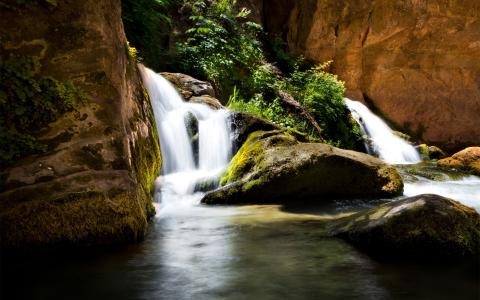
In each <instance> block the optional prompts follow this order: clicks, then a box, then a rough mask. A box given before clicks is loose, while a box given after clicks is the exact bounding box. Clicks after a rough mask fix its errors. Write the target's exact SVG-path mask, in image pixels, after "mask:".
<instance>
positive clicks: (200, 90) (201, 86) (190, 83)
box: [160, 72, 215, 100]
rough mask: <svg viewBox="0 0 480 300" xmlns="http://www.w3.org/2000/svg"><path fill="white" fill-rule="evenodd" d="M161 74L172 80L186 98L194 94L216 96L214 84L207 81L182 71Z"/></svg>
mask: <svg viewBox="0 0 480 300" xmlns="http://www.w3.org/2000/svg"><path fill="white" fill-rule="evenodd" d="M160 75H162V76H163V77H165V79H167V80H168V81H170V82H171V83H172V84H173V85H174V86H175V87H176V88H177V90H178V92H179V93H180V94H181V95H182V96H183V98H185V99H186V100H188V99H190V98H191V97H193V96H196V97H198V96H205V95H208V96H211V97H215V90H214V89H213V87H212V85H211V84H210V83H208V82H206V81H201V80H198V79H195V78H193V77H192V76H189V75H186V74H182V73H168V72H162V73H160Z"/></svg>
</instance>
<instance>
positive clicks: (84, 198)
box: [0, 192, 146, 249]
mask: <svg viewBox="0 0 480 300" xmlns="http://www.w3.org/2000/svg"><path fill="white" fill-rule="evenodd" d="M133 197H134V195H132V194H130V193H128V192H122V193H118V194H116V195H113V196H109V195H106V194H103V193H96V192H85V193H75V194H69V195H68V196H66V197H63V198H59V199H54V200H53V199H52V200H51V201H45V200H39V201H33V202H26V203H21V204H19V205H17V206H15V207H13V208H11V209H10V210H8V211H4V212H2V215H1V218H0V219H1V221H0V224H1V225H2V226H1V227H2V228H3V229H2V246H8V247H9V248H17V247H19V246H21V247H22V249H28V246H30V247H31V246H45V245H55V246H57V247H58V246H60V245H73V246H78V245H79V244H80V243H81V244H82V245H91V244H96V245H97V244H110V243H118V242H126V241H135V240H139V239H141V238H142V236H143V232H144V229H145V227H146V218H145V216H143V212H142V209H141V208H140V207H138V206H136V202H135V201H132V200H131V199H132V198H133Z"/></svg>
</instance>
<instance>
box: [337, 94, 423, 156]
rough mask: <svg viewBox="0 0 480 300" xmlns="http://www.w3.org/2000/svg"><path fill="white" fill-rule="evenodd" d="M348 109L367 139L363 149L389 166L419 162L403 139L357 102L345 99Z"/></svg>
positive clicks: (416, 153)
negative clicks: (389, 164)
mask: <svg viewBox="0 0 480 300" xmlns="http://www.w3.org/2000/svg"><path fill="white" fill-rule="evenodd" d="M345 102H346V104H347V107H348V109H349V110H350V111H351V112H352V115H353V117H354V119H355V120H356V121H357V123H358V124H359V125H360V129H361V131H362V134H363V135H366V136H368V137H369V139H370V140H369V141H366V142H365V147H366V148H367V151H368V153H369V154H371V155H375V156H378V157H380V158H381V159H383V160H384V161H386V162H387V163H391V164H412V163H418V162H420V161H421V158H420V154H419V153H418V151H417V150H416V149H415V148H414V147H413V146H412V145H410V144H409V143H408V142H406V141H405V140H404V139H402V138H400V137H398V136H396V135H395V134H394V133H393V132H392V130H391V129H390V127H388V125H387V124H385V122H384V121H383V120H382V119H380V118H379V117H378V116H376V115H375V114H374V113H372V112H371V111H370V110H369V109H368V107H366V106H365V105H363V104H362V103H360V102H358V101H353V100H350V99H348V98H345Z"/></svg>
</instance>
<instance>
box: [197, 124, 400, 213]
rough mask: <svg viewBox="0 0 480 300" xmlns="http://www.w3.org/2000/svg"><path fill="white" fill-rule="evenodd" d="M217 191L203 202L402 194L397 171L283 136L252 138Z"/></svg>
mask: <svg viewBox="0 0 480 300" xmlns="http://www.w3.org/2000/svg"><path fill="white" fill-rule="evenodd" d="M221 185H223V187H221V188H219V189H217V190H215V191H212V192H210V193H207V194H206V195H205V197H204V198H203V199H202V202H203V203H206V204H238V203H285V202H289V203H291V202H294V201H300V200H302V199H320V198H322V199H323V198H331V197H336V198H339V197H340V198H351V197H362V198H368V197H393V196H397V195H400V194H401V193H402V191H403V182H402V179H401V177H400V175H399V174H398V172H397V171H396V169H395V168H393V167H391V166H389V165H387V164H385V163H384V162H382V161H381V160H380V159H378V158H375V157H372V156H370V155H367V154H364V153H360V152H355V151H349V150H342V149H339V148H335V147H332V146H329V145H326V144H320V143H301V142H298V140H297V139H296V138H295V137H294V136H293V135H291V134H290V133H288V132H287V131H285V130H274V131H267V132H265V131H257V132H254V133H252V134H251V135H250V136H249V138H248V139H247V141H246V142H245V143H244V144H243V146H242V147H241V148H240V150H239V151H238V153H237V154H236V155H235V157H234V158H233V159H232V161H231V163H230V166H229V168H228V170H227V172H226V174H225V175H224V177H223V178H222V180H221Z"/></svg>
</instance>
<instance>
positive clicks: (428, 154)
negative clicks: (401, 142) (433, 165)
mask: <svg viewBox="0 0 480 300" xmlns="http://www.w3.org/2000/svg"><path fill="white" fill-rule="evenodd" d="M415 148H417V150H418V151H419V152H420V154H421V156H422V159H423V160H424V161H425V160H433V159H435V160H436V159H442V158H445V157H447V156H448V155H447V154H446V153H445V152H444V151H443V150H442V149H440V148H439V147H437V146H428V145H427V144H420V145H418V146H416V147H415Z"/></svg>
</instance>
